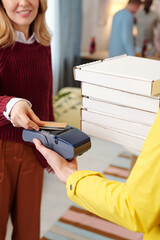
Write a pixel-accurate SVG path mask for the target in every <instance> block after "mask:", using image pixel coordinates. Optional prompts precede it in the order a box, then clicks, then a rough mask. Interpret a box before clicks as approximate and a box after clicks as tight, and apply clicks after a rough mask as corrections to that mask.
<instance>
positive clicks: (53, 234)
mask: <svg viewBox="0 0 160 240" xmlns="http://www.w3.org/2000/svg"><path fill="white" fill-rule="evenodd" d="M130 157H131V156H130V155H129V154H128V153H122V154H120V155H119V156H118V157H117V158H116V160H115V161H114V162H113V163H112V164H111V165H109V166H108V167H107V169H106V170H105V171H104V172H103V174H104V176H105V177H106V178H107V179H111V180H116V181H121V182H125V181H126V178H127V177H128V174H129V169H130V164H131V158H130ZM113 239H115V240H142V239H143V235H142V234H141V233H134V232H131V231H129V230H127V229H125V228H123V227H120V226H118V225H116V224H114V223H111V222H109V221H106V220H104V219H102V218H99V217H98V216H95V215H94V214H92V213H90V212H88V211H86V210H84V209H82V208H81V207H79V206H78V205H76V204H73V205H72V206H71V207H70V208H69V209H68V210H67V212H65V213H64V215H63V216H62V217H61V218H60V219H58V221H57V222H56V223H55V224H54V225H53V227H52V228H51V229H50V230H49V231H48V232H47V233H46V234H45V236H44V237H43V238H42V239H41V240H113Z"/></svg>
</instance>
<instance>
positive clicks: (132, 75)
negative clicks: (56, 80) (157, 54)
mask: <svg viewBox="0 0 160 240" xmlns="http://www.w3.org/2000/svg"><path fill="white" fill-rule="evenodd" d="M74 77H75V80H78V81H81V87H82V109H81V129H82V130H83V131H84V132H86V133H87V134H89V135H91V136H95V137H99V138H103V139H106V140H109V141H112V142H115V143H118V144H121V145H123V146H126V147H130V148H132V149H135V150H136V151H140V150H141V148H142V146H143V143H144V140H145V138H146V136H147V134H148V132H149V130H150V128H151V126H152V124H153V122H154V119H155V118H156V115H157V112H158V111H159V100H160V96H158V94H159V93H160V61H157V60H151V59H145V58H139V57H131V56H126V55H123V56H120V57H116V58H110V59H106V60H103V61H96V62H92V63H88V64H84V65H81V66H77V67H75V68H74Z"/></svg>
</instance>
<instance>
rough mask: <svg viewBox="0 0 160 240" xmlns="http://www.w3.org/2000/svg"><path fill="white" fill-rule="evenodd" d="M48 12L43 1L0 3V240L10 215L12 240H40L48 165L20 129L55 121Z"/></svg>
mask: <svg viewBox="0 0 160 240" xmlns="http://www.w3.org/2000/svg"><path fill="white" fill-rule="evenodd" d="M46 9H47V3H46V0H14V1H13V0H1V1H0V240H4V239H5V235H6V227H7V221H8V217H9V215H10V214H11V220H12V224H13V233H12V240H22V239H23V240H39V238H40V236H39V233H40V203H41V193H42V183H43V167H47V163H46V161H45V160H44V158H43V157H42V155H40V154H39V153H38V152H37V150H35V148H33V147H32V146H30V145H28V144H26V143H24V142H23V140H22V129H23V128H25V129H35V130H39V126H40V125H43V121H53V120H54V117H53V107H52V92H53V89H52V69H51V54H50V34H49V32H48V30H47V28H46V25H45V12H46ZM40 119H42V120H43V121H42V120H40ZM37 158H38V160H39V161H37ZM40 163H41V164H40Z"/></svg>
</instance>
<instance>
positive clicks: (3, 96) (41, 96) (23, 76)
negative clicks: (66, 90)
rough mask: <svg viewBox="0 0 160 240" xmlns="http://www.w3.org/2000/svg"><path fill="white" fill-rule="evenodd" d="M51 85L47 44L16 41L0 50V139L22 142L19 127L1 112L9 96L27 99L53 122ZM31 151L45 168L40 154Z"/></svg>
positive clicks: (39, 114) (35, 109)
mask: <svg viewBox="0 0 160 240" xmlns="http://www.w3.org/2000/svg"><path fill="white" fill-rule="evenodd" d="M52 87H53V86H52V69H51V53H50V47H45V46H42V45H41V44H39V43H37V42H34V43H33V44H24V43H19V42H16V44H15V46H14V47H8V48H4V49H0V139H3V140H8V141H16V142H23V140H22V128H15V127H13V126H12V124H11V123H10V121H8V120H7V119H6V118H5V116H4V115H3V111H4V110H5V107H6V104H7V103H8V101H9V100H10V99H11V98H13V97H18V98H25V99H27V100H29V101H30V102H31V103H32V109H33V111H34V112H35V114H36V115H37V116H38V117H39V118H40V119H41V120H43V121H53V120H54V117H53V106H52V92H53V89H52ZM34 149H35V147H34ZM35 152H36V155H38V158H39V160H40V162H41V163H42V165H43V166H44V167H46V166H47V164H46V161H45V160H44V159H43V157H42V155H41V154H40V153H39V152H38V151H37V150H35Z"/></svg>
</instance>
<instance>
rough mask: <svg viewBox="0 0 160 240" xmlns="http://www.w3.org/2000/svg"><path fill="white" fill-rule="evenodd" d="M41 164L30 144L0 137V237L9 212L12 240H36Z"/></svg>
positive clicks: (41, 176) (37, 235)
mask: <svg viewBox="0 0 160 240" xmlns="http://www.w3.org/2000/svg"><path fill="white" fill-rule="evenodd" d="M42 183H43V168H42V166H41V165H40V163H39V162H38V160H37V159H36V156H35V155H34V152H33V150H32V147H30V146H28V145H27V144H23V143H16V142H9V141H3V140H0V240H5V235H6V227H7V222H8V218H9V215H11V221H12V224H13V233H12V240H39V238H40V205H41V194H42Z"/></svg>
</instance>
